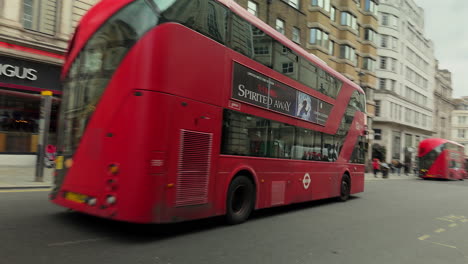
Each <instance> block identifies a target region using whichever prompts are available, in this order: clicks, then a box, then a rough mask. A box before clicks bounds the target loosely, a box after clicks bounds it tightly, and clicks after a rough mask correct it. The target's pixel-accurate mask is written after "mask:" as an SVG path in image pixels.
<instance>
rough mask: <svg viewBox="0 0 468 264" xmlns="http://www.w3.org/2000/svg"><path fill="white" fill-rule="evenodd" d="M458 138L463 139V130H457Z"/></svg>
mask: <svg viewBox="0 0 468 264" xmlns="http://www.w3.org/2000/svg"><path fill="white" fill-rule="evenodd" d="M458 138H465V129H458Z"/></svg>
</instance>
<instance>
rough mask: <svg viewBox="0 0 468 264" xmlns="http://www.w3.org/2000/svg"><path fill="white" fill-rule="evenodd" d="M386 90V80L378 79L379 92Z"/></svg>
mask: <svg viewBox="0 0 468 264" xmlns="http://www.w3.org/2000/svg"><path fill="white" fill-rule="evenodd" d="M386 88H387V79H385V78H380V79H379V89H380V90H385V89H386Z"/></svg>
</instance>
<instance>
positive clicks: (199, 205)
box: [165, 97, 221, 222]
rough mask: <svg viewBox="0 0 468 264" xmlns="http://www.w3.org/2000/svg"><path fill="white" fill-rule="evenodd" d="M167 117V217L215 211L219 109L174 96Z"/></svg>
mask: <svg viewBox="0 0 468 264" xmlns="http://www.w3.org/2000/svg"><path fill="white" fill-rule="evenodd" d="M171 105H172V107H171V108H172V110H171V112H172V113H173V114H172V115H171V116H170V117H168V118H170V120H168V123H169V124H170V125H169V127H170V130H169V131H168V133H169V135H168V139H169V142H167V144H169V148H168V149H169V156H170V158H169V162H170V164H168V167H169V173H168V176H167V186H166V192H165V195H166V197H165V200H166V206H167V208H166V209H167V215H171V216H172V218H171V219H170V221H174V222H177V221H181V220H187V219H191V218H202V217H208V216H211V215H213V214H214V212H215V210H214V209H215V208H214V198H215V184H216V183H215V181H216V179H215V175H216V174H215V173H214V172H215V171H216V168H215V166H216V163H217V161H216V160H217V156H216V153H218V152H219V144H220V143H219V138H220V137H219V133H220V131H221V125H220V124H221V110H220V109H219V108H218V107H215V106H213V105H209V104H204V103H201V102H197V101H192V100H188V99H184V98H179V97H177V98H174V99H173V101H172V103H171Z"/></svg>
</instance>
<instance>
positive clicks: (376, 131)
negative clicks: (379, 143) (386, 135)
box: [374, 128, 382, 140]
mask: <svg viewBox="0 0 468 264" xmlns="http://www.w3.org/2000/svg"><path fill="white" fill-rule="evenodd" d="M374 139H375V140H382V129H380V128H374Z"/></svg>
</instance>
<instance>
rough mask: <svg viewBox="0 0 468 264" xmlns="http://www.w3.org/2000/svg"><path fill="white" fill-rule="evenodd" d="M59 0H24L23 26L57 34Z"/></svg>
mask: <svg viewBox="0 0 468 264" xmlns="http://www.w3.org/2000/svg"><path fill="white" fill-rule="evenodd" d="M56 20H57V0H24V1H23V26H24V28H26V29H30V30H34V31H38V32H41V33H44V34H48V35H54V34H55V27H56Z"/></svg>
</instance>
